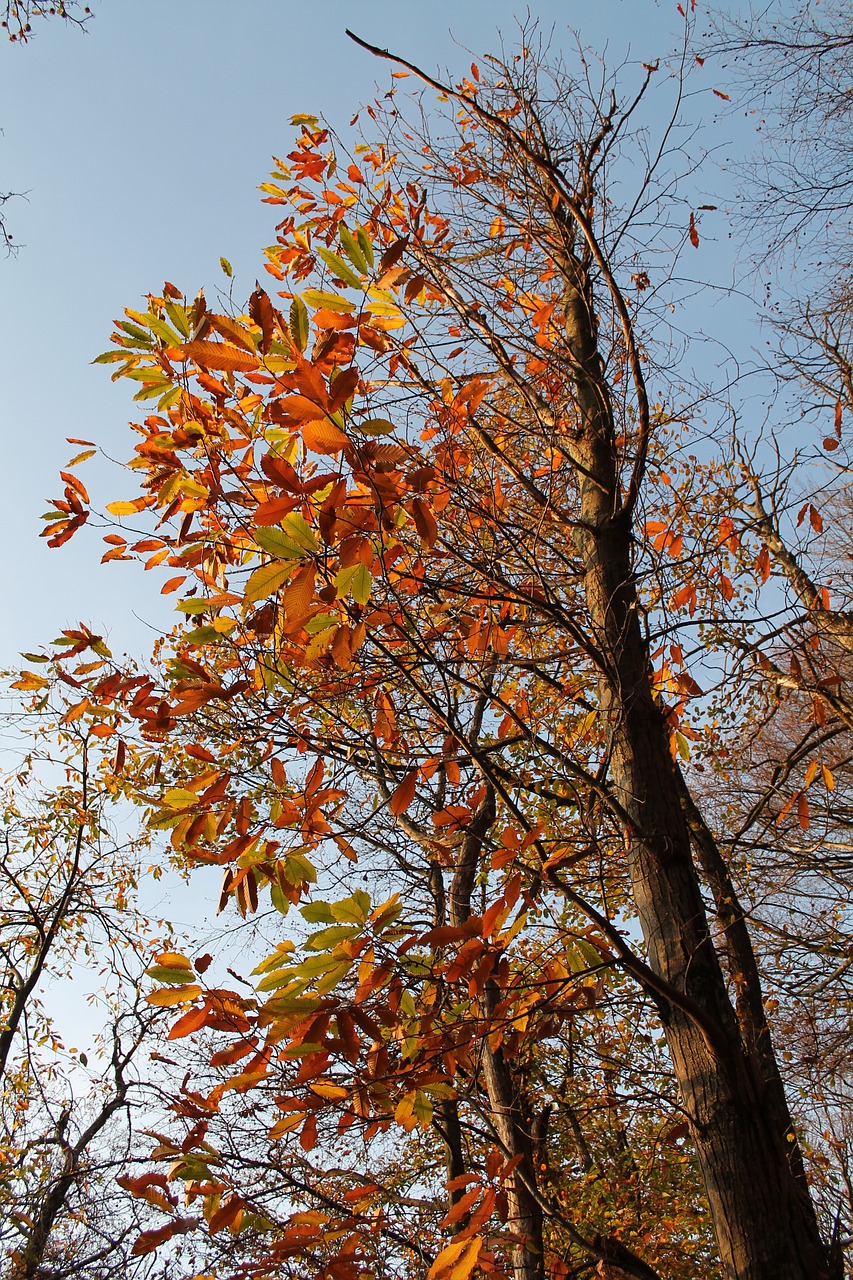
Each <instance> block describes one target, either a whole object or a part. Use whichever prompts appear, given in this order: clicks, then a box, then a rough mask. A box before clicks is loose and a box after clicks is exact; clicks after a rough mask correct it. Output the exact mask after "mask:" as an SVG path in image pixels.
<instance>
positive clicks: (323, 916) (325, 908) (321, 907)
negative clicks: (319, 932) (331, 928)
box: [299, 902, 335, 924]
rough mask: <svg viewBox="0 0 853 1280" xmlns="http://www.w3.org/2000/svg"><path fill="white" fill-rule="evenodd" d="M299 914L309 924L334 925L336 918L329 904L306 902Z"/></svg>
mask: <svg viewBox="0 0 853 1280" xmlns="http://www.w3.org/2000/svg"><path fill="white" fill-rule="evenodd" d="M299 914H300V915H301V916H302V918H303V919H304V920H307V921H308V923H309V924H333V923H334V920H335V917H334V914H333V912H332V908H331V905H330V904H329V903H328V902H306V904H305V906H304V907H300V908H299Z"/></svg>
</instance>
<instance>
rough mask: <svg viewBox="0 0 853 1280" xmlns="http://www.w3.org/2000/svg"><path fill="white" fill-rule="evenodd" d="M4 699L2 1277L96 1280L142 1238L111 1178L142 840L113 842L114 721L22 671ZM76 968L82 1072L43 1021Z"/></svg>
mask: <svg viewBox="0 0 853 1280" xmlns="http://www.w3.org/2000/svg"><path fill="white" fill-rule="evenodd" d="M90 639H91V637H90ZM94 643H95V644H97V645H98V648H99V650H100V652H101V653H106V652H107V650H106V649H105V648H104V647H103V646H102V645H100V644H99V643H98V642H97V641H96V640H95V641H94ZM13 688H16V689H18V690H23V691H25V692H26V691H29V692H32V693H34V694H35V695H36V702H35V705H33V706H31V707H24V706H21V705H20V703H17V704H16V703H14V702H13V703H11V705H10V706H9V707H8V709H6V710H5V711H4V716H3V727H4V738H5V739H6V741H5V744H4V749H5V750H6V751H7V752H9V753H11V754H13V756H14V757H16V758H15V759H14V760H13V762H12V763H11V766H10V767H9V768H8V771H7V772H5V774H4V777H3V779H2V820H3V827H2V846H0V883H1V884H2V910H0V965H2V967H1V968H0V973H2V986H0V1000H2V1026H1V1027H0V1082H1V1083H2V1089H0V1205H2V1207H3V1223H2V1226H0V1249H2V1256H3V1259H4V1270H3V1274H4V1275H7V1276H8V1277H9V1278H10V1280H12V1277H15V1280H35V1277H39V1280H42V1278H44V1277H47V1276H50V1277H52V1280H60V1278H61V1277H72V1276H86V1277H87V1278H89V1280H91V1278H93V1277H99V1278H100V1280H107V1277H111V1276H126V1275H128V1274H129V1273H130V1272H131V1270H132V1259H131V1253H130V1251H131V1247H132V1245H133V1243H134V1241H135V1239H136V1238H137V1236H138V1235H139V1231H140V1229H141V1227H142V1226H143V1225H145V1216H144V1214H142V1213H141V1212H140V1210H139V1207H138V1206H137V1204H136V1203H135V1202H134V1200H133V1198H132V1197H131V1196H130V1195H129V1194H128V1193H126V1192H122V1191H120V1190H119V1188H117V1187H116V1186H115V1176H116V1173H117V1172H121V1171H122V1170H123V1169H124V1167H125V1165H126V1160H127V1148H128V1145H129V1143H130V1133H131V1130H132V1125H131V1110H132V1108H134V1107H136V1108H139V1107H140V1105H141V1103H142V1101H143V1096H144V1091H143V1088H142V1086H141V1083H140V1075H139V1072H140V1062H139V1060H140V1059H141V1058H142V1057H143V1056H144V1055H145V1053H146V1049H147V1046H148V1045H150V1044H152V1043H153V1042H155V1041H154V1031H153V1028H154V1024H155V1022H156V1019H157V1017H158V1016H160V1015H159V1014H158V1011H157V1009H156V1008H154V1007H152V1006H150V1005H148V1004H147V1003H146V1002H145V1001H144V1000H143V999H142V997H141V995H138V994H137V989H138V985H139V980H140V976H141V973H142V970H143V969H144V966H145V964H146V963H147V962H148V960H149V958H150V952H151V948H152V941H153V940H152V937H151V922H149V921H147V920H146V919H145V918H144V917H143V915H142V914H141V913H140V912H139V911H138V909H137V906H136V902H135V892H136V888H137V884H138V881H139V877H140V860H141V858H142V856H143V851H144V850H145V849H146V848H150V844H151V838H150V835H149V833H148V832H147V831H146V830H145V829H144V828H143V829H142V830H141V831H139V832H138V834H136V835H133V834H131V835H120V834H119V830H117V826H118V823H119V822H120V823H121V825H122V826H125V825H126V823H127V818H128V807H127V805H126V803H125V802H124V799H123V788H122V782H121V777H120V773H116V765H117V764H118V765H119V766H120V764H121V759H122V756H123V755H124V748H120V749H119V753H118V757H117V756H116V748H115V745H114V744H113V743H111V741H110V739H111V738H114V735H115V729H114V727H113V725H112V723H111V722H112V721H113V720H114V716H113V715H111V714H110V713H108V712H106V711H105V709H93V710H92V711H91V712H90V711H89V709H88V708H83V709H81V708H80V707H79V706H78V708H77V710H76V711H73V710H72V703H71V702H69V700H68V698H67V697H63V694H62V687H61V685H60V686H59V687H56V686H55V685H54V684H53V682H52V681H51V680H50V679H49V677H45V676H42V675H37V674H36V673H34V672H30V673H28V674H27V675H25V676H24V677H22V678H21V679H19V680H18V681H17V682H16V684H15V685H14V686H13ZM11 696H12V695H11V693H10V692H9V691H7V698H9V697H11ZM130 812H132V810H131V811H130ZM135 825H136V827H137V828H138V825H139V824H138V822H137V823H136V824H135ZM86 969H92V970H95V971H96V972H97V975H98V977H97V983H98V988H99V990H98V991H97V995H98V999H99V1000H100V1001H101V1002H102V1006H103V1011H104V1012H103V1016H104V1023H105V1027H104V1034H103V1044H102V1046H101V1051H100V1053H99V1054H98V1056H97V1057H96V1056H95V1054H93V1055H92V1062H91V1064H90V1063H89V1060H88V1058H87V1055H86V1053H85V1052H82V1053H81V1052H80V1051H79V1050H77V1049H74V1048H68V1047H66V1045H65V1044H63V1041H62V1036H61V1034H60V1032H59V1031H58V1030H57V1027H56V1018H55V1012H54V1011H55V1010H56V1008H57V1004H58V1000H57V991H62V990H63V988H64V990H65V991H68V990H70V989H71V987H72V983H73V981H74V979H75V978H77V983H78V984H79V975H80V974H81V973H82V972H84V971H85V970H86ZM75 985H76V984H75ZM51 988H52V989H51ZM95 994H96V992H95V991H93V995H95ZM78 999H80V1000H81V1003H82V996H81V997H78ZM99 1077H100V1078H99ZM150 1105H151V1104H150V1102H149V1106H150ZM137 1269H138V1268H137Z"/></svg>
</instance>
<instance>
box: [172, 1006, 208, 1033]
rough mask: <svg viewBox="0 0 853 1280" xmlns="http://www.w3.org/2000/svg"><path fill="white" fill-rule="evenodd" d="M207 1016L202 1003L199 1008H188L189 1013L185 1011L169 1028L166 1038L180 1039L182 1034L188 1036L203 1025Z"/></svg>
mask: <svg viewBox="0 0 853 1280" xmlns="http://www.w3.org/2000/svg"><path fill="white" fill-rule="evenodd" d="M206 1017H207V1009H206V1008H205V1006H204V1005H202V1007H201V1008H199V1009H190V1011H189V1013H185V1014H184V1015H183V1016H182V1017H180V1018H178V1021H177V1022H176V1023H174V1024H173V1025H172V1026H171V1027H170V1028H169V1034H168V1035H167V1037H166V1039H167V1040H182V1039H183V1037H184V1036H190V1035H192V1033H193V1032H194V1031H198V1029H199V1027H203V1026H204V1022H205V1019H206Z"/></svg>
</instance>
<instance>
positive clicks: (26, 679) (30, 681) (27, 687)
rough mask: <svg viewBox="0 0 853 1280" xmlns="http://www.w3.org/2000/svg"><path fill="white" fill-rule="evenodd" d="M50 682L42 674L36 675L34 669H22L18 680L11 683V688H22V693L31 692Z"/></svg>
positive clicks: (44, 686)
mask: <svg viewBox="0 0 853 1280" xmlns="http://www.w3.org/2000/svg"><path fill="white" fill-rule="evenodd" d="M49 684H50V681H49V680H45V678H44V676H37V675H36V673H35V672H34V671H22V672H21V678H20V680H16V681H15V683H14V684H13V685H12V688H13V689H22V690H23V691H24V693H32V692H34V691H35V690H36V689H44V688H46V687H47V685H49Z"/></svg>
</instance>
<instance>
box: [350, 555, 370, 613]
mask: <svg viewBox="0 0 853 1280" xmlns="http://www.w3.org/2000/svg"><path fill="white" fill-rule="evenodd" d="M372 586H373V576H372V574H371V572H370V570H369V569H368V568H367V566H366V565H363V564H358V565H356V569H355V573H354V574H353V576H352V581H351V582H350V588H349V589H350V595H351V596H352V598H353V600H354V601H355V603H356V604H367V602H368V600H369V599H370V588H371V587H372Z"/></svg>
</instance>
